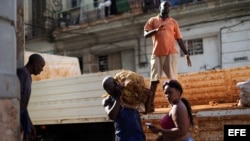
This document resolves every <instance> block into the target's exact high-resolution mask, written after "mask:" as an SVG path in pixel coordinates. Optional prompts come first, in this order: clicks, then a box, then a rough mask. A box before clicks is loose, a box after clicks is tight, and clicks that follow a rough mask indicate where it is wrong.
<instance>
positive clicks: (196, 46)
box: [180, 39, 203, 57]
mask: <svg viewBox="0 0 250 141" xmlns="http://www.w3.org/2000/svg"><path fill="white" fill-rule="evenodd" d="M184 44H185V45H186V48H187V51H188V53H189V54H190V56H191V55H199V54H203V42H202V39H194V40H187V41H184ZM180 55H181V57H183V56H184V54H183V52H182V51H181V53H180Z"/></svg>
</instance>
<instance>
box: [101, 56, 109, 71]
mask: <svg viewBox="0 0 250 141" xmlns="http://www.w3.org/2000/svg"><path fill="white" fill-rule="evenodd" d="M108 70H109V69H108V56H99V71H101V72H104V71H108Z"/></svg>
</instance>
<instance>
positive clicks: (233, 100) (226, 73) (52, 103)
mask: <svg viewBox="0 0 250 141" xmlns="http://www.w3.org/2000/svg"><path fill="white" fill-rule="evenodd" d="M117 72H119V70H116V71H110V72H100V73H93V74H84V75H80V76H74V77H65V78H57V79H48V80H40V81H35V82H33V85H32V95H31V99H30V104H29V107H28V108H29V111H30V116H31V118H32V121H33V123H34V124H35V125H49V124H67V123H81V124H82V123H98V122H102V123H103V122H112V121H110V120H109V119H108V117H107V115H106V113H105V111H104V109H103V107H102V105H101V100H102V97H101V96H102V95H103V94H104V93H105V91H104V90H103V88H102V85H101V82H102V79H103V78H104V77H105V76H107V75H111V76H113V75H114V74H115V73H117ZM249 72H250V66H246V67H239V68H231V69H221V70H211V71H206V72H197V73H190V74H180V75H179V81H180V82H181V83H182V85H183V88H184V93H183V96H184V97H186V98H187V99H188V100H189V101H190V103H191V105H192V110H193V115H194V120H195V126H194V127H193V128H191V129H190V133H191V134H192V135H193V137H194V138H195V140H196V141H212V140H213V141H223V125H224V124H250V120H249V119H250V108H249V107H244V108H241V107H238V106H237V100H238V99H239V89H237V88H236V83H237V82H242V81H245V80H246V79H249V78H250V73H249ZM166 79H167V78H165V77H163V78H162V79H161V84H162V82H163V81H164V80H166ZM145 82H146V84H147V86H149V79H148V78H145ZM161 84H159V86H158V88H157V92H156V97H155V105H156V110H155V112H154V113H150V114H146V115H144V114H142V115H141V118H142V123H143V125H144V123H145V122H152V123H155V124H159V121H160V119H161V117H162V116H163V115H164V114H166V113H167V111H168V110H169V108H168V107H169V104H168V103H167V101H166V99H165V97H164V95H163V93H162V92H163V91H162V88H161ZM143 128H144V131H145V133H146V136H147V141H150V140H154V139H155V138H156V135H155V134H152V133H150V132H149V131H148V130H147V129H146V127H145V126H144V127H143ZM210 133H212V134H210Z"/></svg>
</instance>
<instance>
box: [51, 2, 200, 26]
mask: <svg viewBox="0 0 250 141" xmlns="http://www.w3.org/2000/svg"><path fill="white" fill-rule="evenodd" d="M198 1H201V0H170V2H171V4H172V7H178V6H180V5H184V4H188V3H194V2H198ZM159 5H160V0H127V1H125V0H124V1H120V2H116V4H115V6H113V5H112V4H111V3H109V2H106V3H105V2H102V3H94V4H91V5H90V4H88V5H81V6H79V7H75V8H72V9H69V10H67V11H60V12H58V13H57V18H56V21H57V27H58V28H61V29H64V28H66V27H68V28H74V27H79V26H80V27H84V26H90V25H95V24H98V23H102V24H103V23H107V22H111V21H114V20H119V19H124V18H130V17H133V16H139V15H142V14H147V13H151V12H158V11H159Z"/></svg>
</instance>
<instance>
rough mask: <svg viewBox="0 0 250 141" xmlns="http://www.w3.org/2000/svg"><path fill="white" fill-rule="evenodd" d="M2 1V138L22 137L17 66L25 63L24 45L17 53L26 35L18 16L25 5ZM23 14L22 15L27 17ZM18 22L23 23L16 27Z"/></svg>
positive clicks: (14, 139) (15, 139)
mask: <svg viewBox="0 0 250 141" xmlns="http://www.w3.org/2000/svg"><path fill="white" fill-rule="evenodd" d="M21 1H22V0H19V1H18V2H21ZM0 3H1V5H0V33H1V35H0V45H1V47H0V52H1V55H0V60H1V61H0V68H1V69H0V140H1V141H19V140H20V123H19V122H20V120H19V91H20V90H19V81H18V78H17V76H16V67H17V65H18V66H19V65H20V66H21V65H22V60H23V58H22V53H23V52H22V51H20V50H22V48H19V49H20V50H19V51H20V54H19V55H16V52H17V50H16V45H17V43H16V41H17V38H18V37H20V36H22V35H23V30H18V29H21V28H23V26H22V25H21V24H20V23H19V22H17V21H16V19H17V17H19V16H17V11H18V12H19V13H21V15H22V14H23V12H22V11H23V8H22V6H21V7H18V8H17V5H18V3H17V2H16V0H7V1H6V0H0ZM21 5H23V4H21ZM18 6H19V5H18ZM19 18H20V19H22V18H23V17H22V16H21V17H19ZM21 21H22V20H21ZM18 24H19V26H18V27H16V25H18ZM19 41H20V42H19ZM18 42H19V43H20V44H21V45H22V46H23V44H24V40H23V39H21V40H18ZM16 59H17V61H16ZM3 60H4V61H3Z"/></svg>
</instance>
